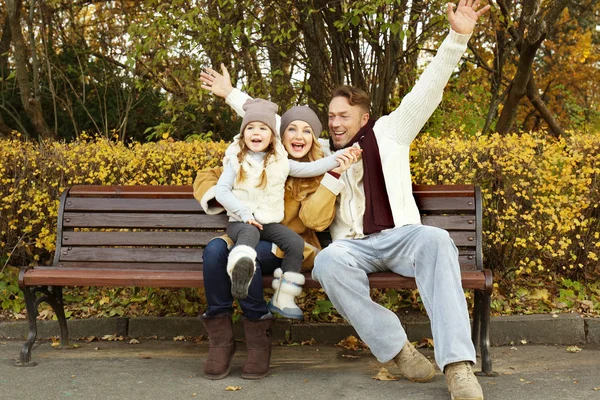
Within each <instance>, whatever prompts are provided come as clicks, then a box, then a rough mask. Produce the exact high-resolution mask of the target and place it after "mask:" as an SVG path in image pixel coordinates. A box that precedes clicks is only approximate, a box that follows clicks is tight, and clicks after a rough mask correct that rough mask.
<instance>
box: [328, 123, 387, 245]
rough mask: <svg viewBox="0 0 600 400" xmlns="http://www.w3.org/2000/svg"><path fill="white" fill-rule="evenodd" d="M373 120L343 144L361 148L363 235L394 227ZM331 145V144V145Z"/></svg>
mask: <svg viewBox="0 0 600 400" xmlns="http://www.w3.org/2000/svg"><path fill="white" fill-rule="evenodd" d="M374 125H375V120H372V119H370V120H369V121H368V122H367V124H366V125H365V126H363V127H362V128H361V129H360V131H358V133H357V134H356V136H354V138H352V140H351V141H350V142H349V143H348V144H346V146H344V148H346V147H350V146H352V145H353V144H354V143H358V144H359V145H360V148H361V149H362V150H363V153H362V160H363V165H364V178H363V184H364V189H365V199H366V204H365V206H366V208H365V215H364V217H363V233H364V234H365V235H368V234H371V233H377V232H381V231H382V230H384V229H389V228H393V227H394V217H393V215H392V208H391V207H390V199H389V197H388V193H387V188H386V186H385V180H384V178H383V168H382V165H381V157H380V155H379V146H378V145H377V138H376V137H375V132H374V131H373V126H374ZM332 147H333V146H332Z"/></svg>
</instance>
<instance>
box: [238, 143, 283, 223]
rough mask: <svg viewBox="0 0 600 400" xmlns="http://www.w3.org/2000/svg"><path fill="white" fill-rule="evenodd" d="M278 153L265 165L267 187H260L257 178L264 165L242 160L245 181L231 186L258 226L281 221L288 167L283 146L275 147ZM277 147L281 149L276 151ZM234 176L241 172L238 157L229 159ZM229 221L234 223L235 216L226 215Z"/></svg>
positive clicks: (255, 161) (261, 162)
mask: <svg viewBox="0 0 600 400" xmlns="http://www.w3.org/2000/svg"><path fill="white" fill-rule="evenodd" d="M277 147H278V149H277V150H278V151H277V152H276V153H275V155H273V156H272V157H271V158H270V160H269V161H268V163H267V166H266V171H267V186H266V187H265V188H261V187H260V176H261V174H262V171H263V168H264V164H263V161H262V160H261V161H257V160H255V159H253V158H252V157H248V156H247V157H245V158H244V160H243V161H242V166H243V168H244V172H245V173H246V174H245V176H246V179H244V181H243V182H237V180H236V182H235V183H234V184H233V190H232V192H233V194H234V195H235V197H237V198H238V199H239V200H240V201H241V202H243V203H244V204H245V205H246V206H247V207H248V208H249V209H250V211H252V214H254V218H256V220H257V221H258V222H260V223H261V224H271V223H279V222H281V221H282V220H283V214H284V203H283V197H284V191H285V181H286V179H287V177H288V173H289V170H290V166H289V163H288V158H287V154H286V153H285V151H281V150H283V146H281V147H280V146H277ZM279 147H280V148H279ZM231 160H232V161H233V166H234V170H235V174H236V176H237V174H238V172H239V170H240V163H239V162H238V160H237V157H231ZM228 215H229V216H230V217H231V218H230V220H237V218H238V217H237V216H235V215H232V214H228Z"/></svg>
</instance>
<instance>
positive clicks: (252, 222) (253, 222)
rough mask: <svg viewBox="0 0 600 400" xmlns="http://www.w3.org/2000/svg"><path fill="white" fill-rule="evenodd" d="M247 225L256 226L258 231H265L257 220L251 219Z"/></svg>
mask: <svg viewBox="0 0 600 400" xmlns="http://www.w3.org/2000/svg"><path fill="white" fill-rule="evenodd" d="M246 223H247V224H250V225H254V226H255V227H257V228H258V229H260V230H261V231H262V230H263V226H262V225H261V223H260V222H258V221H257V220H255V219H249V220H248V221H247V222H246Z"/></svg>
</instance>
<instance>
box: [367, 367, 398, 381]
mask: <svg viewBox="0 0 600 400" xmlns="http://www.w3.org/2000/svg"><path fill="white" fill-rule="evenodd" d="M371 378H373V379H375V380H377V381H395V380H398V378H397V377H395V376H394V375H392V374H390V373H389V371H388V370H387V369H385V368H381V369H380V370H379V372H378V373H377V375H375V376H373V377H371Z"/></svg>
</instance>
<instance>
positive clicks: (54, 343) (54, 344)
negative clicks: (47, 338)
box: [50, 342, 60, 347]
mask: <svg viewBox="0 0 600 400" xmlns="http://www.w3.org/2000/svg"><path fill="white" fill-rule="evenodd" d="M50 346H52V347H58V346H60V342H52V344H51V345H50Z"/></svg>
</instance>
